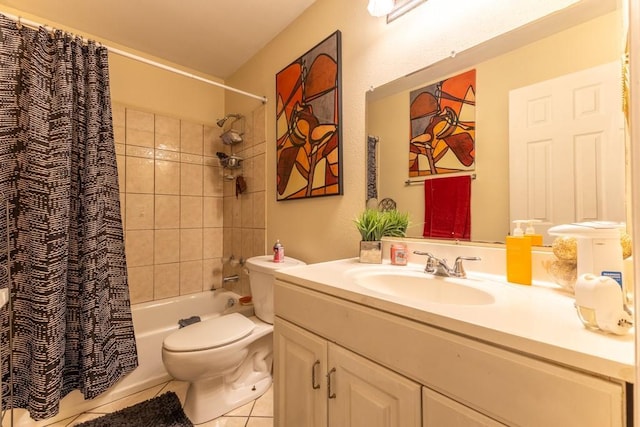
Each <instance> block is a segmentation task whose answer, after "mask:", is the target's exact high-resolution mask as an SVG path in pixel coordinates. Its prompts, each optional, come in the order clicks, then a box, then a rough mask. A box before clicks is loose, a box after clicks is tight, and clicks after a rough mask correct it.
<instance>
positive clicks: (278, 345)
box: [273, 317, 327, 427]
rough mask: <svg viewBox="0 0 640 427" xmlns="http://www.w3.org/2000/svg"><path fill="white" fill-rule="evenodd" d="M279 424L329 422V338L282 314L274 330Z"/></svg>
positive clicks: (320, 426) (308, 426)
mask: <svg viewBox="0 0 640 427" xmlns="http://www.w3.org/2000/svg"><path fill="white" fill-rule="evenodd" d="M273 340H274V341H273V346H274V348H273V353H274V363H273V371H274V372H273V377H274V384H273V390H274V421H275V425H276V426H280V427H291V426H305V427H326V426H327V387H326V376H325V373H326V371H327V342H326V341H325V340H324V339H322V338H320V337H318V336H317V335H314V334H312V333H310V332H308V331H305V330H304V329H302V328H299V327H297V326H295V325H293V324H292V323H289V322H287V321H286V320H282V319H280V318H279V317H276V318H275V321H274V334H273Z"/></svg>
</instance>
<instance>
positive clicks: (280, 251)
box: [273, 240, 284, 262]
mask: <svg viewBox="0 0 640 427" xmlns="http://www.w3.org/2000/svg"><path fill="white" fill-rule="evenodd" d="M273 262H284V246H282V244H281V243H280V240H276V243H275V244H274V245H273Z"/></svg>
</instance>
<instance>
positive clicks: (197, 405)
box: [162, 255, 305, 424]
mask: <svg viewBox="0 0 640 427" xmlns="http://www.w3.org/2000/svg"><path fill="white" fill-rule="evenodd" d="M304 264H305V263H304V262H302V261H299V260H297V259H294V258H290V257H286V258H285V261H284V262H281V263H275V262H273V257H272V256H271V255H264V256H258V257H253V258H249V259H248V260H247V261H246V268H247V270H248V272H249V284H250V286H251V295H252V301H253V305H254V311H255V314H256V315H255V316H252V317H249V318H248V317H245V316H243V315H242V314H239V313H232V314H227V315H224V316H220V317H216V318H213V319H209V320H205V321H203V322H198V323H194V324H192V325H190V326H188V327H185V328H182V329H179V330H177V331H175V332H173V333H171V334H170V335H169V336H167V337H166V338H165V339H164V342H163V344H162V361H163V363H164V366H165V368H166V369H167V372H169V374H171V376H172V377H174V378H175V379H177V380H180V381H188V382H189V383H190V384H189V389H188V390H187V397H186V400H185V404H184V411H185V413H186V414H187V416H188V417H189V419H190V420H191V422H193V423H194V424H201V423H204V422H206V421H209V420H212V419H214V418H217V417H219V416H221V415H224V414H226V413H227V412H229V411H231V410H233V409H235V408H238V407H240V406H242V405H244V404H245V403H248V402H250V401H252V400H254V399H256V398H258V397H259V396H261V395H262V394H263V393H264V392H265V391H267V390H268V389H269V386H271V381H272V378H271V365H272V354H273V280H274V278H273V275H274V272H275V271H276V270H278V269H281V268H286V267H294V266H297V265H304Z"/></svg>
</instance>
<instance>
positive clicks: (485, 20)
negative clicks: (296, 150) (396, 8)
mask: <svg viewBox="0 0 640 427" xmlns="http://www.w3.org/2000/svg"><path fill="white" fill-rule="evenodd" d="M366 3H367V2H366V1H365V0H358V1H355V0H353V1H344V0H317V1H316V3H314V5H312V6H311V7H310V8H309V9H307V11H306V12H305V13H304V14H303V15H302V16H301V17H300V18H298V19H297V20H296V21H295V22H294V23H293V24H292V25H290V26H289V27H288V28H287V29H286V30H285V31H283V32H282V33H281V34H279V35H278V37H276V38H275V39H274V40H273V41H272V42H270V43H269V44H268V45H267V46H266V47H265V48H264V49H262V50H261V51H260V52H259V53H258V54H257V55H255V56H254V57H253V58H252V59H251V60H250V61H248V62H247V63H246V64H245V66H243V67H242V69H240V70H239V71H238V72H237V73H235V74H234V75H233V76H232V77H231V78H230V79H228V80H227V84H230V85H232V86H236V87H240V88H242V89H244V90H247V91H250V92H253V93H259V94H264V95H266V96H267V97H268V98H269V102H268V103H267V106H266V124H267V127H266V135H267V138H266V177H267V178H266V182H267V187H266V194H267V242H268V243H271V242H272V241H275V240H276V239H280V240H281V241H282V242H283V244H284V245H285V247H286V251H285V253H286V254H288V255H290V256H294V257H296V258H300V259H302V260H303V261H306V262H319V261H324V260H330V259H337V258H345V257H353V256H357V254H358V241H359V235H358V233H357V232H356V230H355V228H354V226H353V222H352V220H353V218H354V217H355V216H356V215H357V214H358V213H359V212H360V211H361V210H362V209H363V208H364V205H365V195H366V191H365V138H366V133H365V93H366V92H367V91H368V90H369V89H370V88H371V87H377V86H379V85H381V84H383V83H385V82H388V81H390V80H394V79H396V78H398V77H400V76H402V75H405V74H408V73H411V72H413V71H415V70H418V69H420V68H423V67H425V66H427V65H429V64H432V63H434V62H437V61H439V60H441V59H443V58H446V57H448V56H449V55H450V54H451V52H452V51H456V52H460V51H462V50H464V49H467V48H469V47H471V46H474V45H476V44H479V43H481V42H483V41H485V40H487V39H490V38H492V37H495V36H496V35H499V34H501V33H504V32H506V31H509V30H511V29H514V28H517V27H519V26H521V25H524V24H526V23H527V22H530V21H532V20H534V19H537V18H539V17H542V16H544V15H547V14H548V13H550V12H552V11H555V10H557V9H560V8H563V7H565V6H567V5H569V4H572V3H574V0H544V1H540V0H519V1H518V2H505V1H496V0H461V1H459V2H457V4H456V5H455V7H452V4H451V2H450V1H448V0H429V1H428V2H426V3H425V4H423V5H421V6H419V7H418V8H416V9H415V10H414V11H413V12H411V13H410V14H408V15H406V16H404V17H402V18H400V19H398V20H396V21H394V22H393V23H391V24H388V25H387V24H386V23H385V21H384V19H376V18H372V17H371V16H369V14H368V13H367V11H366ZM496 8H499V12H498V11H496V13H487V11H488V10H495V9H496ZM335 30H340V31H341V32H342V124H343V128H342V138H343V158H342V161H343V167H344V170H343V183H344V187H343V188H344V196H331V197H321V198H316V199H309V200H297V201H286V202H277V201H276V198H275V164H276V161H275V101H274V99H273V97H274V93H275V75H276V73H277V72H278V71H280V70H281V69H282V68H284V67H285V66H287V65H288V64H289V63H291V62H292V61H293V60H295V59H296V58H297V57H298V56H300V55H302V54H303V53H305V52H306V51H307V50H309V49H310V48H312V47H313V46H314V45H315V44H317V43H318V42H320V41H321V40H323V39H324V38H325V37H327V36H328V35H329V34H331V33H333V32H334V31H335ZM245 102H247V101H246V100H242V99H240V98H239V97H236V96H227V98H226V104H225V106H226V109H227V111H230V110H233V109H237V108H238V106H242V105H243V104H244V103H245Z"/></svg>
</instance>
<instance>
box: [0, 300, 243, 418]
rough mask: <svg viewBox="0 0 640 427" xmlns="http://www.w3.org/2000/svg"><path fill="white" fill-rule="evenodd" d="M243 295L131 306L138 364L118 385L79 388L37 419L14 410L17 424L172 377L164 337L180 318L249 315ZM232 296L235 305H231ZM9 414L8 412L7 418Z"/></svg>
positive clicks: (82, 407) (77, 410) (85, 406)
mask: <svg viewBox="0 0 640 427" xmlns="http://www.w3.org/2000/svg"><path fill="white" fill-rule="evenodd" d="M239 297H240V296H239V295H238V294H235V293H233V292H230V291H227V290H224V289H219V290H216V291H215V292H211V291H207V292H202V293H198V294H192V295H185V296H180V297H175V298H167V299H163V300H159V301H152V302H146V303H142V304H135V305H133V306H132V315H133V325H134V329H135V334H136V345H137V347H138V367H137V368H136V369H135V370H134V371H133V372H131V373H130V374H129V375H127V376H126V377H125V378H123V379H122V380H120V381H119V382H118V383H117V384H116V385H114V386H113V387H111V388H110V389H109V390H107V391H106V392H104V393H102V394H101V395H100V396H98V397H97V398H95V399H92V400H85V399H84V398H83V397H82V393H80V391H79V390H74V391H73V392H71V393H69V394H68V395H67V396H66V397H65V398H64V399H62V401H61V403H60V412H59V413H58V415H56V416H55V417H52V418H49V419H47V420H43V421H39V422H37V423H36V422H35V421H33V420H32V419H31V417H29V414H28V413H27V411H26V410H23V409H16V410H14V415H13V416H14V425H15V426H46V425H49V424H53V423H54V422H56V421H58V420H63V419H65V418H68V417H71V416H73V415H75V414H79V413H82V412H85V411H88V410H90V409H93V408H96V407H98V406H102V405H105V404H107V403H110V402H113V401H114V400H117V399H121V398H123V397H126V396H129V395H131V394H133V393H136V392H138V391H141V390H144V389H147V388H149V387H153V386H155V385H158V384H162V383H164V382H166V381H169V380H170V379H171V377H170V376H169V374H168V373H167V371H166V370H165V369H164V365H163V364H162V351H161V350H162V341H163V340H164V338H165V337H166V336H167V335H168V334H170V333H171V332H173V331H175V330H177V329H178V321H179V320H180V319H186V318H189V317H191V316H199V317H200V318H201V320H206V319H210V318H213V317H217V316H221V315H223V314H228V313H232V312H236V311H240V312H241V313H243V314H245V315H247V316H250V315H252V314H253V308H252V307H250V306H241V305H240V304H239V303H238V298H239ZM229 300H233V306H232V307H230V308H228V304H229ZM8 417H9V414H7V415H6V417H5V419H6V418H8Z"/></svg>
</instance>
